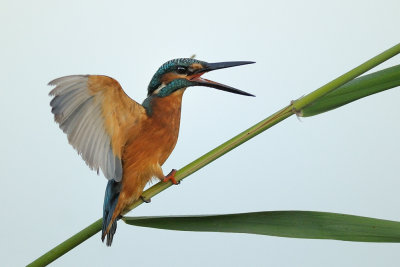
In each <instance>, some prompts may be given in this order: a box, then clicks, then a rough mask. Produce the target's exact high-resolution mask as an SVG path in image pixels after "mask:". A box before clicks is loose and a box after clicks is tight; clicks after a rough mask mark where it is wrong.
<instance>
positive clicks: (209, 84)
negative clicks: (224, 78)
mask: <svg viewBox="0 0 400 267" xmlns="http://www.w3.org/2000/svg"><path fill="white" fill-rule="evenodd" d="M253 63H255V62H252V61H231V62H218V63H207V65H206V66H205V67H204V68H201V69H197V70H196V71H195V73H194V74H193V75H192V76H191V77H190V80H191V81H193V82H196V84H197V85H199V86H207V87H212V88H215V89H218V90H222V91H226V92H231V93H234V94H239V95H247V96H255V95H252V94H249V93H247V92H244V91H242V90H239V89H236V88H233V87H230V86H227V85H224V84H220V83H217V82H214V81H210V80H207V79H204V78H202V77H201V75H203V74H204V73H206V72H209V71H213V70H219V69H225V68H230V67H236V66H241V65H247V64H253Z"/></svg>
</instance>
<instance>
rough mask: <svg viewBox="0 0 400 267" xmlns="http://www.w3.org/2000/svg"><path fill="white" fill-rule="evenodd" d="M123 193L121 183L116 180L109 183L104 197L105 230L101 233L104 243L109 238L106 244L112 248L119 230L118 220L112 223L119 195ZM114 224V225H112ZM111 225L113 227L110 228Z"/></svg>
mask: <svg viewBox="0 0 400 267" xmlns="http://www.w3.org/2000/svg"><path fill="white" fill-rule="evenodd" d="M120 191H121V183H118V182H116V181H114V180H110V181H108V184H107V188H106V193H105V195H104V205H103V229H102V233H101V240H102V241H103V242H104V239H105V237H106V236H107V241H106V244H107V246H111V244H112V241H113V237H114V234H115V231H116V230H117V219H118V218H117V219H114V220H113V221H112V216H113V213H114V210H115V207H116V206H117V203H118V198H119V193H120ZM111 223H112V224H111ZM110 224H111V227H110Z"/></svg>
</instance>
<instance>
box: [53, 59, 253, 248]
mask: <svg viewBox="0 0 400 267" xmlns="http://www.w3.org/2000/svg"><path fill="white" fill-rule="evenodd" d="M252 63H255V62H252V61H229V62H218V63H207V62H205V61H200V60H197V59H194V58H178V59H173V60H170V61H168V62H166V63H164V64H163V65H162V66H161V67H160V68H159V69H158V70H157V72H156V73H155V74H154V76H153V77H152V79H151V81H150V83H149V85H148V88H147V98H146V99H145V100H144V101H143V103H142V104H139V103H138V102H136V101H135V100H133V99H131V98H130V97H129V96H128V95H127V94H126V93H125V92H124V90H123V89H122V87H121V85H120V84H119V83H118V81H116V80H115V79H113V78H111V77H108V76H104V75H70V76H64V77H60V78H58V79H55V80H52V81H51V82H49V85H50V86H55V87H54V88H53V89H52V90H51V91H50V93H49V95H50V96H52V97H53V98H52V100H51V102H50V106H51V108H52V109H51V112H52V113H53V114H54V120H55V121H56V122H57V123H58V124H59V127H60V129H61V130H62V131H63V132H64V133H65V134H66V135H67V138H68V141H69V143H70V144H71V145H72V146H73V148H74V149H75V150H77V152H78V154H79V155H80V156H81V157H82V158H83V160H84V161H85V162H86V164H87V165H88V166H89V167H90V169H92V170H95V171H97V174H99V170H101V171H102V173H103V174H104V176H105V177H106V178H107V180H108V183H107V187H106V190H105V196H104V204H103V222H102V234H101V240H102V241H103V242H104V239H105V238H107V240H106V245H107V246H111V244H112V241H113V237H114V234H115V232H116V229H117V221H118V220H119V219H120V218H121V217H122V214H123V213H124V212H127V210H126V209H127V207H128V206H129V205H130V204H131V203H133V202H134V201H136V200H138V199H139V198H142V192H143V190H144V187H145V185H146V184H147V183H148V182H149V181H150V180H152V179H153V178H158V179H160V180H161V181H163V182H172V183H173V184H177V181H176V179H175V173H176V170H175V169H173V170H172V171H171V172H170V173H169V174H168V175H166V176H165V175H164V173H163V170H162V168H161V166H162V165H163V164H164V162H165V161H166V160H167V158H168V157H169V155H170V154H171V153H172V150H173V149H174V147H175V145H176V143H177V140H178V133H179V127H180V117H181V104H182V96H183V93H184V92H185V90H186V89H187V88H188V87H195V86H204V87H210V88H214V89H219V90H222V91H226V92H230V93H234V94H239V95H245V96H254V95H252V94H250V93H247V92H245V91H241V90H239V89H235V88H233V87H230V86H227V85H224V84H221V83H217V82H214V81H211V80H208V79H205V78H203V77H202V75H203V74H205V73H207V72H210V71H213V70H218V69H224V68H230V67H235V66H240V65H246V64H252ZM142 199H143V200H144V201H145V199H144V198H142Z"/></svg>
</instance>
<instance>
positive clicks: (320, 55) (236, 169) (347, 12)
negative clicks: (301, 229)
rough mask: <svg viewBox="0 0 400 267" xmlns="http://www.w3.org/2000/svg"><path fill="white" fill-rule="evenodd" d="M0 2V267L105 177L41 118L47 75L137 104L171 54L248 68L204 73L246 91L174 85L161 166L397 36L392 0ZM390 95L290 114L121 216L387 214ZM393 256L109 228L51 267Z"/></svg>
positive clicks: (399, 95) (395, 201) (57, 238)
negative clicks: (98, 82)
mask: <svg viewBox="0 0 400 267" xmlns="http://www.w3.org/2000/svg"><path fill="white" fill-rule="evenodd" d="M0 5H1V6H0V38H1V42H0V48H1V49H0V71H1V75H0V82H1V87H0V112H1V125H2V128H1V141H0V149H1V150H0V151H1V154H0V167H1V168H0V170H1V177H0V178H1V179H0V190H1V194H0V201H1V206H2V208H1V212H2V213H1V214H2V215H1V220H0V229H1V238H0V251H1V253H0V254H1V265H2V266H21V265H25V264H27V263H29V262H31V261H32V260H34V259H35V258H37V257H39V256H40V255H42V254H43V253H44V252H46V251H48V250H49V249H51V248H53V247H54V246H55V245H57V244H58V243H60V242H62V241H63V240H65V239H66V238H68V237H70V236H71V235H72V234H75V233H76V232H78V231H79V230H81V229H82V228H84V227H86V226H87V225H89V224H90V223H92V222H94V221H95V220H97V219H98V218H100V217H101V214H102V205H103V194H104V189H105V186H106V179H105V178H104V177H103V176H102V175H100V176H97V175H96V173H95V172H92V171H90V170H89V168H87V166H86V165H85V163H84V162H83V160H82V159H81V158H80V157H79V156H78V155H77V153H76V152H75V151H74V150H73V149H72V147H70V145H69V144H68V142H67V139H66V136H65V135H64V134H63V133H62V131H61V130H60V129H59V128H58V126H57V125H56V124H55V123H54V121H53V118H52V115H51V113H50V107H49V101H50V97H48V95H47V94H48V92H49V91H50V90H51V88H50V87H48V86H46V84H47V83H48V81H50V80H52V79H54V78H57V77H60V76H64V75H70V74H105V75H109V76H112V77H114V78H115V79H117V80H118V81H119V82H120V83H121V84H122V86H123V88H124V89H125V90H126V92H127V93H128V94H129V95H130V96H131V97H132V98H134V99H135V100H137V101H139V102H141V101H142V100H143V99H144V98H145V96H146V88H147V85H148V82H149V81H150V79H151V77H152V75H153V73H154V72H155V71H156V70H157V68H158V67H159V66H160V65H161V64H162V63H164V62H165V61H167V60H169V59H172V58H178V57H189V56H191V55H192V54H196V55H197V58H198V59H200V60H205V61H208V62H218V61H229V60H253V61H256V62H257V64H254V65H249V66H242V67H237V68H232V69H227V70H220V71H216V72H215V73H210V74H207V75H206V77H207V78H210V79H213V80H216V81H218V82H222V83H225V84H228V85H231V86H234V87H237V88H239V89H242V90H245V91H249V92H251V93H254V94H255V95H257V97H256V98H251V97H244V96H238V95H233V94H228V93H224V92H220V91H216V90H213V89H210V88H203V87H196V88H191V89H189V90H187V91H186V93H185V96H184V100H183V111H182V123H181V131H180V138H179V140H178V144H177V146H176V149H175V150H174V152H173V154H172V155H171V157H170V158H169V160H168V161H167V162H166V164H165V165H164V172H165V173H168V172H169V171H170V169H172V168H180V167H183V166H184V165H186V164H187V163H189V162H191V161H192V160H194V159H196V158H197V157H199V156H201V155H202V154H204V153H206V152H208V151H209V150H211V149H212V148H214V147H215V146H217V145H219V144H220V143H222V142H224V141H226V140H227V139H229V138H231V137H233V136H234V135H235V134H237V133H239V132H241V131H242V130H244V129H246V128H248V127H249V126H251V125H253V124H255V123H256V122H258V121H260V120H262V119H264V118H265V117H267V116H268V115H270V114H272V113H273V112H275V111H277V110H278V109H280V108H282V107H284V106H285V105H287V104H288V103H289V102H290V101H291V100H293V99H296V98H298V97H301V96H302V95H304V94H306V93H309V92H311V91H312V90H315V89H316V88H318V87H319V86H321V85H323V84H325V83H326V82H328V81H330V80H331V79H333V78H336V77H337V76H339V75H341V74H343V73H344V72H346V71H348V70H350V69H351V68H353V67H355V66H357V65H359V64H361V63H362V62H364V61H366V60H367V59H369V58H371V57H373V56H375V55H377V54H378V53H380V52H382V51H384V50H386V49H388V48H389V47H391V46H393V45H395V44H396V43H398V42H399V25H400V17H399V11H400V2H399V1H398V0H393V1H365V0H362V1H361V0H360V1H232V0H230V1H193V2H190V1H160V2H154V1H137V2H136V1H112V2H111V1H109V2H108V1H11V0H10V1H8V0H2V1H1V2H0ZM399 62H400V59H399V56H397V57H396V58H394V59H392V60H390V61H388V62H387V63H385V64H382V65H381V66H379V67H377V68H376V69H375V70H377V69H382V68H384V67H388V66H392V65H395V64H399ZM399 99H400V92H399V90H398V89H393V90H389V91H386V92H383V93H380V94H378V95H374V96H371V97H368V98H366V99H362V100H360V101H357V102H356V103H352V104H350V105H347V106H345V107H342V108H340V109H338V110H334V111H332V112H329V113H326V114H323V115H320V116H316V117H312V118H305V119H301V120H298V119H297V118H296V117H294V116H293V117H291V118H289V119H287V120H285V121H283V122H282V123H279V124H278V125H276V126H274V127H273V128H272V129H270V130H268V131H267V132H264V133H262V134H261V135H259V136H257V137H256V138H254V139H252V140H251V141H249V142H247V143H245V144H244V145H242V146H240V147H239V148H237V149H235V150H234V151H232V152H231V153H228V154H227V155H225V156H224V157H222V158H220V159H218V160H217V161H215V162H213V163H212V164H210V165H209V166H207V167H205V168H203V169H202V170H200V171H198V172H196V173H195V174H194V175H192V176H191V177H189V178H187V179H186V180H184V181H183V182H182V184H181V185H179V186H176V187H173V188H171V189H169V190H167V191H166V192H163V193H162V194H160V195H158V196H157V197H155V198H154V199H153V201H152V203H151V204H148V205H142V206H140V207H139V208H138V209H136V210H135V211H134V212H132V213H131V215H138V216H143V215H188V214H215V213H234V212H247V211H262V210H316V211H329V212H339V213H347V214H355V215H362V216H370V217H377V218H383V219H391V220H400V213H399V208H398V207H399V204H400V200H399V194H398V191H399V186H400V179H399V169H400V165H399V150H400V144H399V141H398V137H399V134H400V127H399V123H398V122H399V116H400V111H399V109H398V103H399ZM399 250H400V245H398V244H377V243H370V244H368V243H352V242H340V241H329V240H325V241H324V240H322V241H321V240H304V239H289V238H277V237H269V236H256V235H245V234H218V233H190V232H175V231H165V230H155V229H146V228H138V227H133V226H128V225H125V224H124V223H123V222H120V223H119V226H118V231H117V234H116V236H115V239H114V244H113V246H112V247H111V248H108V247H106V246H105V245H104V244H102V243H101V241H100V234H97V235H95V236H94V237H93V238H91V239H89V240H88V241H87V242H84V243H83V244H82V245H80V246H78V247H77V248H75V249H74V250H72V251H71V252H70V253H68V254H66V255H64V256H63V257H62V258H60V259H58V260H57V261H55V262H54V266H117V265H119V266H399V264H400V254H399Z"/></svg>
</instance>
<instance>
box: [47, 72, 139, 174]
mask: <svg viewBox="0 0 400 267" xmlns="http://www.w3.org/2000/svg"><path fill="white" fill-rule="evenodd" d="M49 85H55V88H54V89H53V90H51V92H50V95H51V96H54V98H53V99H52V100H51V102H50V106H51V107H52V110H51V111H52V113H53V114H54V119H55V121H56V122H57V123H58V124H59V126H60V128H61V129H62V130H63V132H64V133H66V134H67V137H68V141H69V143H70V144H71V145H72V146H73V147H74V148H75V149H76V150H77V151H78V153H79V154H80V155H81V156H82V158H83V159H84V160H85V162H86V163H87V165H88V166H89V167H90V168H91V169H93V170H96V171H97V172H98V171H99V169H101V170H102V172H103V173H104V176H105V177H106V178H107V179H109V180H111V179H114V180H115V181H117V182H119V181H121V179H122V161H121V155H122V151H123V147H124V144H125V142H126V140H127V131H128V129H132V127H139V124H140V121H141V117H142V116H145V110H144V108H143V107H142V106H141V105H139V104H138V103H137V102H135V101H134V100H132V99H130V98H129V97H128V96H127V95H126V94H125V92H124V91H123V90H122V88H121V86H120V85H119V83H118V82H117V81H116V80H114V79H112V78H110V77H107V76H100V75H72V76H65V77H61V78H58V79H55V80H53V81H51V82H50V83H49Z"/></svg>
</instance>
